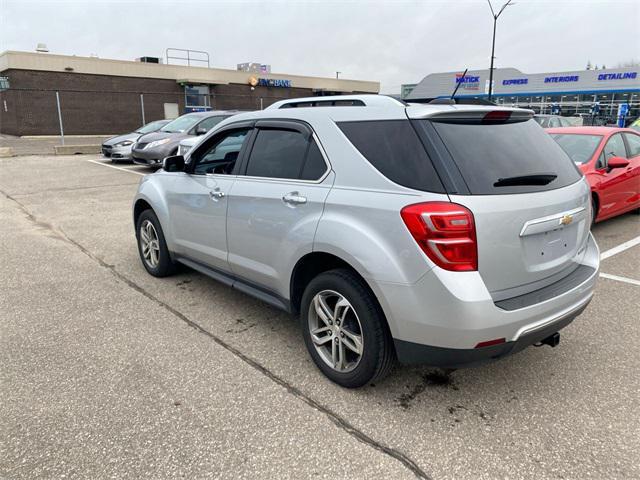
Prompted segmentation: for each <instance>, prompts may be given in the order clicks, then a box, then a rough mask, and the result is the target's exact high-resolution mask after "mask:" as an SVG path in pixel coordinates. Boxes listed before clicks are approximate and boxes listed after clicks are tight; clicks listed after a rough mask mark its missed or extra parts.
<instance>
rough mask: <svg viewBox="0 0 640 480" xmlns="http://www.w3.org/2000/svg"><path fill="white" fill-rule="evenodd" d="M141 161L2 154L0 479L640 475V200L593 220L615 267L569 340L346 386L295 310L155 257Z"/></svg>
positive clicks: (605, 268) (607, 263) (566, 335)
mask: <svg viewBox="0 0 640 480" xmlns="http://www.w3.org/2000/svg"><path fill="white" fill-rule="evenodd" d="M146 173H149V171H148V170H147V169H145V168H144V167H139V166H132V165H128V166H127V165H124V166H119V167H117V168H112V166H111V164H110V163H106V162H104V161H103V160H102V159H101V158H100V157H99V156H88V155H83V156H73V157H51V156H25V157H14V158H8V159H0V191H1V194H0V215H1V218H2V229H1V232H2V233H1V235H2V251H1V254H0V255H1V260H0V269H1V270H0V285H1V287H0V288H1V292H2V295H1V296H0V322H1V323H0V325H1V331H0V333H1V335H0V363H1V365H2V368H1V369H0V391H1V394H2V402H1V403H0V478H3V479H4V478H7V479H22V478H25V479H26V478H29V479H33V478H154V479H157V478H192V479H195V478H371V477H374V476H375V477H377V478H394V479H396V478H416V477H418V478H431V479H454V478H455V479H460V478H465V479H466V478H469V479H485V478H486V479H494V478H509V479H518V478H554V479H560V478H562V479H587V478H592V479H603V478H619V479H631V478H640V463H639V462H638V461H637V460H638V457H637V455H638V453H637V452H638V451H640V435H639V432H638V425H640V402H638V392H640V375H639V374H638V372H639V370H640V355H639V354H638V345H639V344H640V329H639V328H638V318H640V315H639V312H640V243H639V242H638V238H639V237H640V217H638V216H637V215H634V214H628V215H624V216H621V217H618V218H616V219H613V220H609V221H606V222H604V223H601V224H598V225H596V227H595V228H594V235H595V237H596V239H597V241H598V243H599V245H600V248H601V251H602V252H603V253H605V256H606V257H607V258H605V259H604V260H603V262H602V266H601V271H602V273H603V274H605V275H604V276H603V277H602V278H600V281H599V285H598V288H597V291H596V294H595V297H594V300H593V301H592V302H591V304H590V305H589V307H588V308H587V310H586V311H585V312H584V313H583V314H582V315H581V316H580V317H578V319H576V321H575V322H574V323H573V324H572V325H570V326H569V327H567V328H566V329H565V330H563V332H562V340H561V343H560V345H559V346H558V347H557V348H555V349H551V348H549V347H544V348H529V349H527V350H525V351H524V352H522V353H519V354H517V355H515V356H513V357H509V358H507V359H504V360H502V361H499V362H496V363H493V364H491V365H487V366H483V367H478V368H473V369H466V370H457V371H455V372H453V373H451V374H449V375H445V374H444V373H442V372H440V371H437V370H433V369H431V368H426V367H423V368H410V369H409V368H399V369H397V370H396V371H395V372H394V373H393V374H392V375H391V376H389V377H388V378H387V379H386V380H384V381H383V382H381V383H379V384H376V385H370V386H367V387H365V388H363V389H360V390H355V391H353V390H345V389H342V388H340V387H337V386H336V385H333V384H331V383H330V382H329V381H328V380H326V379H325V378H324V377H323V376H322V375H321V374H320V372H319V371H317V369H316V368H315V366H314V365H313V364H312V362H311V360H310V358H309V357H308V355H307V352H306V350H305V347H304V345H303V342H302V338H301V334H300V331H299V328H298V325H297V323H296V322H294V321H292V320H291V319H290V318H289V317H288V316H287V315H286V314H284V313H281V312H280V311H277V310H275V309H273V308H271V307H269V306H267V305H265V304H263V303H261V302H259V301H257V300H254V299H252V298H250V297H247V296H245V295H243V294H242V293H239V292H237V291H234V290H231V289H229V288H227V287H225V286H222V285H221V284H218V283H216V282H215V281H213V280H210V279H208V278H206V277H204V276H202V275H200V274H198V273H195V272H193V271H189V270H185V271H183V272H182V273H180V274H179V275H177V276H174V277H170V278H165V279H156V278H153V277H151V276H149V275H148V274H147V273H146V272H145V270H144V268H143V267H142V265H141V264H140V261H139V259H138V254H137V251H136V244H135V239H134V232H133V227H132V221H131V199H132V197H133V195H134V192H135V190H136V187H137V184H138V181H139V180H140V178H141V177H140V175H141V174H146ZM612 249H613V250H612ZM633 452H636V453H633Z"/></svg>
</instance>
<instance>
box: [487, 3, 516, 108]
mask: <svg viewBox="0 0 640 480" xmlns="http://www.w3.org/2000/svg"><path fill="white" fill-rule="evenodd" d="M487 3H488V4H489V8H490V9H491V16H492V17H493V40H492V41H491V66H490V67H489V101H491V97H492V95H493V60H494V59H495V58H496V57H495V51H496V24H497V23H498V17H499V16H500V14H501V13H502V12H503V11H504V9H505V8H507V7H508V6H509V5H515V3H511V0H508V1H507V3H505V4H504V5H503V6H502V8H501V9H500V11H499V12H498V13H497V14H496V12H495V11H494V10H493V7H492V6H491V0H487Z"/></svg>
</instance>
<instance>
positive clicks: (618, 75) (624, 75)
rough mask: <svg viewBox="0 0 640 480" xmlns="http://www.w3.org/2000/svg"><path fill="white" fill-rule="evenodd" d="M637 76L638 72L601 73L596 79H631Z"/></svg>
mask: <svg viewBox="0 0 640 480" xmlns="http://www.w3.org/2000/svg"><path fill="white" fill-rule="evenodd" d="M637 77H638V72H625V73H601V74H600V75H598V80H632V79H634V78H637Z"/></svg>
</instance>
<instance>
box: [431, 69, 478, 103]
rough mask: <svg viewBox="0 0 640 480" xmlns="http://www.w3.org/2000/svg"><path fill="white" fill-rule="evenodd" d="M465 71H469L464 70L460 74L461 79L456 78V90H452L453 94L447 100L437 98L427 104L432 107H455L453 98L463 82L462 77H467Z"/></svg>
mask: <svg viewBox="0 0 640 480" xmlns="http://www.w3.org/2000/svg"><path fill="white" fill-rule="evenodd" d="M467 70H469V69H468V68H465V69H464V73H463V74H462V76H461V77H457V76H456V83H457V85H456V88H455V89H454V90H453V93H452V94H451V96H450V97H449V98H443V97H438V98H434V99H433V100H431V101H430V102H429V103H432V104H434V105H455V104H456V101H455V99H454V98H453V97H455V96H456V92H457V91H458V89H459V88H460V85H462V82H464V77H465V76H466V75H467Z"/></svg>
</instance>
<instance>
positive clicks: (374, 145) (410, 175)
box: [338, 120, 445, 193]
mask: <svg viewBox="0 0 640 480" xmlns="http://www.w3.org/2000/svg"><path fill="white" fill-rule="evenodd" d="M338 127H340V130H342V132H343V133H344V134H345V135H346V137H347V138H348V139H349V141H350V142H351V143H352V144H353V146H354V147H356V148H357V149H358V151H359V152H360V153H361V154H362V156H363V157H365V158H366V159H367V160H368V161H369V163H371V164H372V165H373V166H374V167H375V168H376V169H377V170H378V171H379V172H380V173H382V174H383V175H384V176H385V177H387V178H388V179H389V180H391V181H392V182H395V183H397V184H399V185H403V186H405V187H409V188H414V189H416V190H423V191H426V192H434V193H445V191H444V187H443V185H442V182H441V181H440V178H439V177H438V175H437V173H436V171H435V168H434V167H433V164H432V163H431V159H430V158H429V156H428V155H427V152H426V151H425V149H424V147H423V146H422V143H421V142H420V139H419V138H418V135H417V134H416V131H415V130H414V128H413V126H412V125H411V123H410V122H409V120H375V121H362V122H340V123H338Z"/></svg>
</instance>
